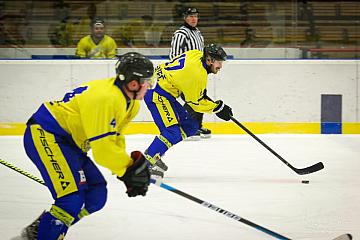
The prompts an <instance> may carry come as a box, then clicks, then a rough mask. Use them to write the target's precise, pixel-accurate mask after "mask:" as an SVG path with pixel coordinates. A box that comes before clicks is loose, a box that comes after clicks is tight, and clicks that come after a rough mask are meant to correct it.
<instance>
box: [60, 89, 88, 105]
mask: <svg viewBox="0 0 360 240" xmlns="http://www.w3.org/2000/svg"><path fill="white" fill-rule="evenodd" d="M87 88H88V87H87V86H85V87H78V88H75V89H74V90H73V91H72V92H68V93H66V94H65V96H64V98H63V100H62V101H63V102H64V103H66V102H68V101H70V99H71V98H73V97H75V95H76V94H80V93H82V92H83V91H85V90H86V89H87Z"/></svg>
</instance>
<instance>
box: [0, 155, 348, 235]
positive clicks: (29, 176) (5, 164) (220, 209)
mask: <svg viewBox="0 0 360 240" xmlns="http://www.w3.org/2000/svg"><path fill="white" fill-rule="evenodd" d="M0 163H1V164H2V165H4V166H6V167H8V168H10V169H12V170H14V171H16V172H18V173H20V174H22V175H24V176H26V177H28V178H30V179H32V180H34V181H35V182H37V183H40V184H42V185H44V186H45V182H44V181H43V180H41V179H40V178H38V177H36V176H34V175H32V174H30V173H28V172H26V171H24V170H22V169H20V168H18V167H15V166H14V165H12V164H10V163H8V162H6V161H4V160H2V159H1V158H0ZM150 181H151V183H153V184H155V185H157V186H160V187H162V188H164V189H166V190H168V191H170V192H173V193H176V194H178V195H180V196H182V197H184V198H187V199H189V200H191V201H193V202H196V203H199V204H200V205H202V206H204V207H206V208H209V209H211V210H214V211H216V212H218V213H220V214H222V215H225V216H227V217H229V218H232V219H234V220H236V221H238V222H242V223H244V224H246V225H248V226H250V227H253V228H255V229H257V230H259V231H262V232H264V233H266V234H268V235H270V236H273V237H275V238H277V239H283V240H290V238H287V237H284V236H282V235H280V234H278V233H276V232H273V231H271V230H269V229H267V228H265V227H262V226H260V225H258V224H256V223H253V222H251V221H249V220H246V219H245V218H242V217H240V216H238V215H236V214H234V213H231V212H229V211H226V210H225V209H222V208H220V207H217V206H215V205H214V204H211V203H208V202H205V201H203V200H201V199H199V198H197V197H194V196H192V195H190V194H187V193H185V192H183V191H180V190H178V189H176V188H174V187H171V186H169V185H167V184H165V183H163V182H162V181H161V180H155V179H150ZM333 240H352V235H351V234H349V233H346V234H343V235H340V236H338V237H337V238H334V239H333Z"/></svg>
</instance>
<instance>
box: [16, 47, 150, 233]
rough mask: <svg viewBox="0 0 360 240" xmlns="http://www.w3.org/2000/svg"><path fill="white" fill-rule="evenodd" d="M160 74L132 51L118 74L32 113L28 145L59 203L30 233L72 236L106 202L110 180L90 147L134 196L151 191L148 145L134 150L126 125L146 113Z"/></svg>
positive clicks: (121, 62) (123, 59)
mask: <svg viewBox="0 0 360 240" xmlns="http://www.w3.org/2000/svg"><path fill="white" fill-rule="evenodd" d="M153 72H154V69H153V64H152V63H151V61H150V60H149V59H148V58H146V57H144V56H143V55H141V54H139V53H127V54H125V55H123V56H122V57H120V59H119V60H118V62H117V64H116V73H117V76H116V77H114V78H108V79H102V80H95V81H90V82H88V83H85V84H83V85H81V86H79V87H78V88H76V89H74V90H73V91H72V92H69V93H66V94H65V96H64V98H63V99H62V100H61V101H56V102H46V103H44V104H42V105H41V106H40V108H39V109H38V110H37V112H35V113H34V114H33V115H32V117H31V118H30V119H29V121H28V123H27V128H26V131H25V135H24V146H25V150H26V153H27V155H28V156H29V158H30V159H31V160H32V161H33V163H34V164H35V165H36V167H37V168H38V169H39V171H40V173H41V176H42V177H43V179H44V181H45V183H46V186H47V187H48V188H49V190H50V192H51V194H52V197H53V198H54V200H55V202H54V204H53V205H52V207H51V208H50V210H49V211H45V212H44V213H43V214H42V215H41V216H40V217H39V218H38V219H36V220H35V221H34V222H33V223H32V224H30V225H29V226H28V227H26V228H25V229H24V230H23V232H22V234H21V235H22V238H23V239H30V240H58V239H64V237H65V235H66V232H67V230H68V228H69V227H70V226H72V225H74V224H75V223H76V222H78V221H79V220H80V219H81V218H82V217H84V216H87V215H89V214H92V213H94V212H96V211H99V210H100V209H102V208H103V206H104V205H105V203H106V200H107V188H106V180H105V179H104V177H103V175H102V174H101V172H100V171H99V169H98V167H97V166H96V165H95V164H94V162H93V161H92V160H91V159H90V158H89V157H88V156H87V154H86V152H87V151H88V150H89V148H91V149H92V153H93V156H94V160H95V162H96V163H97V164H99V165H101V166H104V167H106V168H108V169H109V170H111V171H112V173H113V174H115V175H117V178H118V179H120V180H121V181H123V182H124V184H125V186H126V188H127V191H126V193H127V194H128V196H129V197H135V196H138V195H142V196H145V194H146V192H147V190H148V185H149V182H150V174H149V170H148V167H147V166H146V161H145V158H144V156H143V154H142V153H141V152H140V151H133V152H132V153H131V156H129V155H128V154H127V153H126V151H125V139H124V135H123V129H124V127H125V126H126V125H127V124H128V123H129V122H130V121H131V120H132V119H133V118H134V117H135V116H136V114H137V113H138V111H139V107H140V101H139V100H142V99H143V97H144V95H145V93H146V91H147V90H148V88H149V86H150V79H151V76H152V75H153Z"/></svg>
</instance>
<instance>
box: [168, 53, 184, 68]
mask: <svg viewBox="0 0 360 240" xmlns="http://www.w3.org/2000/svg"><path fill="white" fill-rule="evenodd" d="M185 57H186V54H185V53H184V54H181V55H180V56H178V57H176V58H174V59H173V60H171V61H170V62H167V63H165V68H164V69H165V70H168V71H169V70H170V71H171V70H179V69H182V68H183V67H184V65H185Z"/></svg>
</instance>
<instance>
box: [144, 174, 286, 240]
mask: <svg viewBox="0 0 360 240" xmlns="http://www.w3.org/2000/svg"><path fill="white" fill-rule="evenodd" d="M150 181H151V183H153V184H155V185H157V186H160V187H161V188H164V189H166V190H168V191H170V192H173V193H176V194H177V195H180V196H182V197H184V198H187V199H189V200H191V201H193V202H196V203H198V204H200V205H201V206H203V207H206V208H208V209H211V210H214V211H216V212H218V213H220V214H222V215H224V216H226V217H229V218H232V219H234V220H236V221H238V222H242V223H244V224H246V225H248V226H250V227H253V228H255V229H257V230H259V231H261V232H263V233H266V234H268V235H270V236H272V237H274V238H277V239H281V240H290V238H288V237H285V236H283V235H280V234H279V233H276V232H273V231H271V230H269V229H267V228H265V227H262V226H260V225H258V224H256V223H253V222H251V221H249V220H246V219H245V218H242V217H240V216H238V215H236V214H235V213H232V212H229V211H227V210H225V209H222V208H220V207H218V206H215V205H214V204H212V203H209V202H205V201H203V200H201V199H199V198H197V197H194V196H192V195H190V194H187V193H185V192H183V191H180V190H178V189H176V188H174V187H171V186H169V185H167V184H165V183H163V182H162V181H161V179H150Z"/></svg>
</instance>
